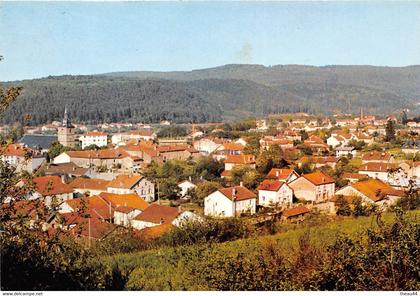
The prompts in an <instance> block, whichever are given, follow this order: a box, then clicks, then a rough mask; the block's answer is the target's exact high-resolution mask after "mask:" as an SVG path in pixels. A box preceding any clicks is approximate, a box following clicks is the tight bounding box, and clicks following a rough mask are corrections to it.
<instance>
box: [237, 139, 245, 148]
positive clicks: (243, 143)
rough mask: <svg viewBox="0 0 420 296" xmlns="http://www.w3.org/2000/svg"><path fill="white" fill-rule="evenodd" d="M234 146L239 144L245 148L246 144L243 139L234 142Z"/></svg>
mask: <svg viewBox="0 0 420 296" xmlns="http://www.w3.org/2000/svg"><path fill="white" fill-rule="evenodd" d="M235 143H236V144H241V145H242V146H244V147H245V146H246V145H247V144H248V142H247V141H246V140H245V139H244V138H239V139H237V140H236V141H235Z"/></svg>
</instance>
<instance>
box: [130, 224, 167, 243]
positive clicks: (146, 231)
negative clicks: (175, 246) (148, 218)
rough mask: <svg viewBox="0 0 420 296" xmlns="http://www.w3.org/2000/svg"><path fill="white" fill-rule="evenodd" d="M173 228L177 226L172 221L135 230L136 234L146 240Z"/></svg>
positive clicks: (159, 235)
mask: <svg viewBox="0 0 420 296" xmlns="http://www.w3.org/2000/svg"><path fill="white" fill-rule="evenodd" d="M173 229H175V226H173V225H172V224H170V223H165V224H159V225H157V226H152V227H146V228H143V229H140V230H134V236H135V237H138V238H140V239H145V240H150V239H156V238H159V237H161V236H163V235H165V234H167V233H169V232H171V231H172V230H173Z"/></svg>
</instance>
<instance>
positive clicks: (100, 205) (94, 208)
mask: <svg viewBox="0 0 420 296" xmlns="http://www.w3.org/2000/svg"><path fill="white" fill-rule="evenodd" d="M65 203H66V204H67V205H68V206H70V207H71V208H72V209H73V211H75V212H77V211H79V210H84V213H85V214H90V216H91V217H98V216H99V217H100V218H102V219H111V218H112V217H113V210H114V205H112V203H109V202H107V201H105V200H104V199H103V198H101V197H99V196H89V197H81V198H74V199H70V200H67V201H66V202H65ZM84 207H85V208H84Z"/></svg>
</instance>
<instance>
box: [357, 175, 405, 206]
mask: <svg viewBox="0 0 420 296" xmlns="http://www.w3.org/2000/svg"><path fill="white" fill-rule="evenodd" d="M350 186H351V187H353V188H354V189H356V190H357V191H359V192H361V193H363V194H364V195H365V196H367V197H369V198H370V199H371V200H373V201H375V202H376V201H379V200H382V199H383V198H384V197H385V196H386V195H395V196H404V191H402V190H397V189H394V188H392V187H391V186H389V185H388V184H386V183H384V182H382V181H381V180H378V179H369V180H366V181H359V182H356V183H354V184H352V185H350Z"/></svg>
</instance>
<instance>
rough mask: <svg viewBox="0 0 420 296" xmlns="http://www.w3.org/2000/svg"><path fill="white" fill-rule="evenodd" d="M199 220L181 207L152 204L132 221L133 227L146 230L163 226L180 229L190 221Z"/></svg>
mask: <svg viewBox="0 0 420 296" xmlns="http://www.w3.org/2000/svg"><path fill="white" fill-rule="evenodd" d="M198 220H200V218H199V217H198V216H197V215H196V214H194V213H192V212H190V211H183V210H182V209H181V207H177V208H175V207H168V206H162V205H158V204H151V205H150V206H149V207H148V208H146V209H145V210H144V211H143V212H142V213H140V214H139V215H138V216H136V217H135V218H134V219H133V220H132V221H131V225H132V226H133V228H135V229H144V228H147V227H154V226H158V225H161V224H172V225H173V226H176V227H179V226H181V225H182V224H183V223H186V222H188V221H198Z"/></svg>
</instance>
